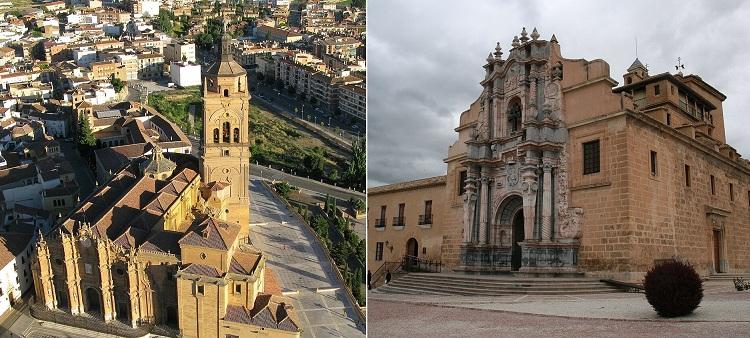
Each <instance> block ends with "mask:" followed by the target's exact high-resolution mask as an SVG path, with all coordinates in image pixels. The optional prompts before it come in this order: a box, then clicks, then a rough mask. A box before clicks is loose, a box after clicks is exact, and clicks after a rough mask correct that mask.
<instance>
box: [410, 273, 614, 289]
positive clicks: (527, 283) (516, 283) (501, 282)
mask: <svg viewBox="0 0 750 338" xmlns="http://www.w3.org/2000/svg"><path fill="white" fill-rule="evenodd" d="M401 280H407V281H421V282H424V283H433V282H436V283H460V284H471V285H486V286H507V287H545V286H552V287H579V286H601V285H603V284H602V282H600V281H598V280H579V281H568V280H566V281H555V280H545V279H540V280H514V279H497V280H490V279H459V278H444V277H440V276H411V275H409V276H407V277H403V278H400V279H398V281H401Z"/></svg>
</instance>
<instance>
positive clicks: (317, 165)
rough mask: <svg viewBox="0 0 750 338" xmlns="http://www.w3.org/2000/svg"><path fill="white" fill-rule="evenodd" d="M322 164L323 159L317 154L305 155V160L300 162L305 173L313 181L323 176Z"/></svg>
mask: <svg viewBox="0 0 750 338" xmlns="http://www.w3.org/2000/svg"><path fill="white" fill-rule="evenodd" d="M324 163H325V159H324V158H323V156H322V155H321V154H320V153H319V152H312V153H309V154H307V155H305V158H304V159H303V160H302V164H303V165H304V167H305V171H307V173H308V175H310V177H313V178H315V179H318V178H320V177H322V176H323V168H324Z"/></svg>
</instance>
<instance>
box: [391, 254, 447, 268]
mask: <svg viewBox="0 0 750 338" xmlns="http://www.w3.org/2000/svg"><path fill="white" fill-rule="evenodd" d="M401 266H402V268H403V269H404V271H408V272H441V271H442V270H443V264H442V263H441V262H440V261H438V260H431V259H423V258H419V257H416V256H409V255H406V256H404V257H403V259H402V260H401Z"/></svg>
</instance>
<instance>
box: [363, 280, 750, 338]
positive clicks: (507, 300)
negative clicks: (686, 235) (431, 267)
mask: <svg viewBox="0 0 750 338" xmlns="http://www.w3.org/2000/svg"><path fill="white" fill-rule="evenodd" d="M402 308H403V309H402ZM368 315H369V317H368V319H369V322H368V325H369V327H370V332H369V333H370V336H371V337H385V336H396V337H400V336H405V335H408V336H409V337H422V336H431V335H435V334H440V335H446V336H451V335H461V336H475V335H497V334H502V335H509V336H515V335H519V336H520V335H523V336H549V335H550V334H551V335H552V336H556V335H560V332H559V331H558V332H557V334H554V333H551V332H553V331H554V330H552V331H548V330H551V329H554V328H555V325H560V326H564V327H566V331H565V335H573V336H618V335H617V334H615V333H617V332H619V334H620V335H622V334H623V333H625V336H669V335H686V336H745V337H746V336H748V335H749V334H750V292H748V291H743V292H738V291H736V290H734V285H733V284H732V281H709V282H706V283H704V295H703V301H702V302H701V305H700V307H698V309H696V310H695V312H694V313H693V314H691V315H688V316H685V317H679V318H661V317H659V316H658V315H656V312H655V311H654V310H653V308H652V307H651V305H649V304H648V301H647V300H646V298H645V295H644V294H641V293H624V292H623V293H609V294H577V295H554V296H553V295H543V296H542V295H512V296H501V297H472V296H440V297H435V296H431V295H399V294H387V293H370V295H369V298H368ZM446 316H447V317H453V318H444V317H446ZM429 318H432V319H431V320H434V321H435V323H439V324H438V325H435V327H428V326H426V325H425V324H426V322H427V321H428V320H430V319H429ZM493 321H496V322H497V323H503V324H501V325H499V326H495V327H494V328H493V327H492V326H489V327H485V329H486V330H482V327H483V325H489V324H488V323H491V322H493ZM513 323H515V324H513ZM508 325H510V327H509V326H508ZM384 326H385V327H384ZM461 326H463V327H464V328H465V329H466V330H467V331H461V330H460V327H461ZM413 327H422V328H426V327H428V328H427V329H425V331H416V330H413V329H411V328H413ZM440 328H442V329H443V331H440ZM409 333H411V334H409Z"/></svg>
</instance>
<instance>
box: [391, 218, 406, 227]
mask: <svg viewBox="0 0 750 338" xmlns="http://www.w3.org/2000/svg"><path fill="white" fill-rule="evenodd" d="M393 228H394V229H396V230H403V229H404V216H398V217H394V218H393Z"/></svg>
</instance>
